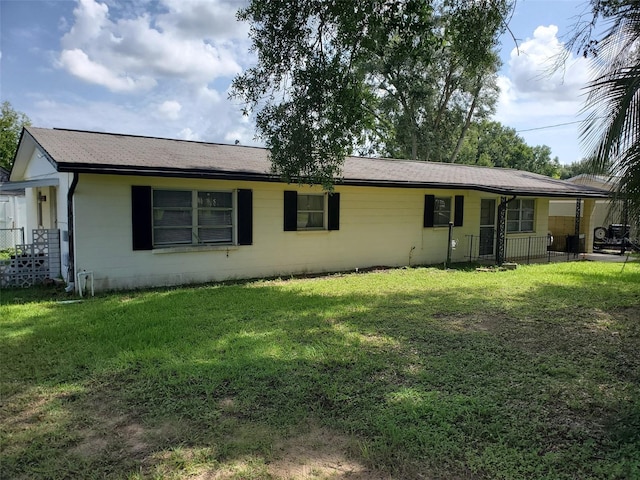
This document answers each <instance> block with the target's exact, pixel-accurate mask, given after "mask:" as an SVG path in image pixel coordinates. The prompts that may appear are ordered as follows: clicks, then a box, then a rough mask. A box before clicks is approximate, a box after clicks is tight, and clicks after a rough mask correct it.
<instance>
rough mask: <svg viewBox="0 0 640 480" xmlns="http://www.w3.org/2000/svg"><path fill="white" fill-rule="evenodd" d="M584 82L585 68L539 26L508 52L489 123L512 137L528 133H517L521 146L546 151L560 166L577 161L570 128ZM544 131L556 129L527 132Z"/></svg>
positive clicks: (549, 29) (554, 30) (551, 29)
mask: <svg viewBox="0 0 640 480" xmlns="http://www.w3.org/2000/svg"><path fill="white" fill-rule="evenodd" d="M561 59H564V61H561ZM558 67H559V68H558ZM588 80H589V68H588V62H587V61H586V60H585V59H583V58H581V57H576V56H574V55H572V54H571V52H568V51H567V50H566V48H565V45H564V44H563V43H562V42H560V41H559V40H558V27H556V26H555V25H549V26H539V27H538V28H536V29H535V31H534V32H533V37H531V38H528V39H527V40H526V41H524V42H523V43H522V44H521V45H520V46H519V49H516V48H514V49H513V50H512V51H511V54H510V57H509V60H508V62H507V63H506V69H505V74H503V75H501V76H499V78H498V85H499V87H500V97H499V100H498V105H497V109H496V115H495V119H496V120H498V121H499V122H501V123H503V124H504V125H508V126H510V127H512V128H515V129H516V130H518V131H520V130H529V131H527V132H522V133H521V135H522V136H523V137H524V138H525V140H526V141H527V142H528V143H529V144H531V145H539V144H546V145H550V146H552V150H553V155H558V156H559V157H560V160H561V162H565V163H567V162H571V161H575V160H579V158H580V154H579V140H578V133H577V130H578V127H577V125H576V124H573V123H572V122H576V121H578V120H579V119H580V111H581V110H582V107H583V102H584V98H583V88H584V87H585V85H586V84H587V82H588ZM561 124H570V125H561ZM549 126H558V127H554V128H551V129H542V130H531V129H534V128H540V127H549Z"/></svg>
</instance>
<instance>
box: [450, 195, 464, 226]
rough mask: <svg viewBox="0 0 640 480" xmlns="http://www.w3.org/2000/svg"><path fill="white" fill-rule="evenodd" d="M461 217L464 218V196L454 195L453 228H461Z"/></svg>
mask: <svg viewBox="0 0 640 480" xmlns="http://www.w3.org/2000/svg"><path fill="white" fill-rule="evenodd" d="M463 217H464V196H463V195H456V205H455V212H454V214H453V226H454V227H461V226H462V219H463Z"/></svg>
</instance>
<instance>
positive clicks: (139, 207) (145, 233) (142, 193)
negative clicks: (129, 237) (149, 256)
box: [131, 185, 153, 250]
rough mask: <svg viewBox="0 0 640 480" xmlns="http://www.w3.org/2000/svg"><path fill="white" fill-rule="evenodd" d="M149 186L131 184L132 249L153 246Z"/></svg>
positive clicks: (144, 248)
mask: <svg viewBox="0 0 640 480" xmlns="http://www.w3.org/2000/svg"><path fill="white" fill-rule="evenodd" d="M152 215H153V205H152V204H151V187H146V186H138V185H133V186H131V232H132V234H133V249H134V250H151V249H152V248H153V234H152V229H153V223H152Z"/></svg>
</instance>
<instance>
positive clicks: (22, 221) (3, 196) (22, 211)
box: [0, 167, 27, 250]
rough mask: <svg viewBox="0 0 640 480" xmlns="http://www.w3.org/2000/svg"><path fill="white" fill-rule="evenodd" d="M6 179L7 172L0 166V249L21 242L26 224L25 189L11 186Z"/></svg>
mask: <svg viewBox="0 0 640 480" xmlns="http://www.w3.org/2000/svg"><path fill="white" fill-rule="evenodd" d="M8 181H9V172H7V171H6V170H5V169H4V168H2V167H0V250H6V249H9V248H15V246H16V245H17V244H19V243H22V232H23V231H24V230H22V229H24V227H26V224H27V207H26V199H25V190H24V188H13V187H12V186H11V185H10V184H9V183H7V182H8Z"/></svg>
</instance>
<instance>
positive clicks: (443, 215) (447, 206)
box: [433, 197, 451, 227]
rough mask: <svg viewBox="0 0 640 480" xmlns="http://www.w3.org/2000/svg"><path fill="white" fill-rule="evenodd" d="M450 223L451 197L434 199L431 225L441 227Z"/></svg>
mask: <svg viewBox="0 0 640 480" xmlns="http://www.w3.org/2000/svg"><path fill="white" fill-rule="evenodd" d="M450 221H451V197H436V198H435V200H434V204H433V225H434V226H435V227H442V226H447V225H449V222H450Z"/></svg>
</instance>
